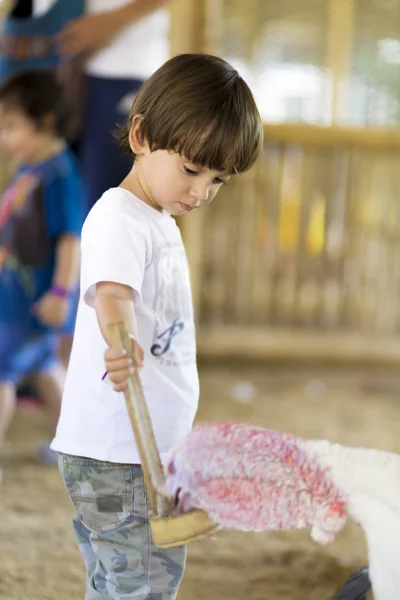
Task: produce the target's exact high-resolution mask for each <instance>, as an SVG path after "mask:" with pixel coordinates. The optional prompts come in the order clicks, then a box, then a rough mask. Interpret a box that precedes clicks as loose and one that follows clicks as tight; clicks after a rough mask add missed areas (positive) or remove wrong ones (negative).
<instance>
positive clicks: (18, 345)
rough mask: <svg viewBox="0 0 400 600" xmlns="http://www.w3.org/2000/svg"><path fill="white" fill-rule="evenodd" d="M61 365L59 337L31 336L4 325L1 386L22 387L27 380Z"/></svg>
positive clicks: (1, 330)
mask: <svg viewBox="0 0 400 600" xmlns="http://www.w3.org/2000/svg"><path fill="white" fill-rule="evenodd" d="M58 362H59V359H58V336H57V335H56V334H55V333H52V332H48V331H37V332H29V333H28V334H27V333H25V332H24V331H23V330H21V329H20V328H19V327H16V326H13V325H9V324H2V323H0V382H9V383H13V384H14V385H18V383H19V382H20V381H21V379H23V378H24V377H27V376H28V375H33V374H37V373H43V371H48V370H49V369H50V368H51V367H53V366H54V365H56V364H57V363H58Z"/></svg>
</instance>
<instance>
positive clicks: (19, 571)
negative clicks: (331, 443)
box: [0, 366, 400, 600]
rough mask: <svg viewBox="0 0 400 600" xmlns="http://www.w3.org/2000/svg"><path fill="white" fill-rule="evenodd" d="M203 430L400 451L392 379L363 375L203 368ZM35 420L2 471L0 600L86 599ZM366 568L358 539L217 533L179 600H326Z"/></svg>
mask: <svg viewBox="0 0 400 600" xmlns="http://www.w3.org/2000/svg"><path fill="white" fill-rule="evenodd" d="M201 381H202V403H201V408H200V411H199V416H198V418H199V420H205V419H231V420H237V421H242V422H250V423H255V424H258V425H261V426H264V427H269V428H273V429H278V430H282V431H287V432H292V433H295V434H299V435H301V436H304V437H308V438H312V437H317V438H329V439H330V440H335V441H338V442H342V443H344V444H349V445H367V446H371V447H376V448H381V449H385V450H391V451H399V452H400V436H399V434H398V431H399V420H400V398H399V395H400V377H398V378H396V377H395V376H394V375H393V374H388V373H386V374H385V373H382V372H381V373H378V372H371V370H365V371H361V370H358V371H349V370H347V371H344V370H332V369H331V370H321V369H318V370H313V369H311V368H307V369H293V368H283V367H280V368H273V369H272V368H271V369H269V370H268V369H264V370H261V369H256V368H240V369H239V368H237V367H233V366H232V367H230V368H229V367H218V368H210V367H203V368H202V370H201ZM45 431H46V430H45V423H44V419H43V415H41V414H40V413H29V412H26V411H19V414H18V416H17V418H16V420H15V422H14V424H13V427H12V431H11V432H10V436H9V441H8V443H7V445H6V448H5V451H4V454H3V458H2V464H3V467H4V481H3V485H2V487H1V488H0V494H1V503H0V557H1V569H0V598H2V599H3V598H4V599H6V600H27V599H28V598H29V600H79V599H83V595H84V592H83V582H84V572H83V567H82V562H81V559H80V556H79V554H78V550H77V548H76V547H75V542H74V539H73V536H72V532H71V527H70V518H71V516H72V505H70V504H69V500H68V499H67V498H66V495H65V493H64V489H63V487H62V484H61V481H60V479H59V476H58V472H57V470H56V468H53V467H44V466H41V465H39V464H37V462H36V460H35V452H36V448H37V446H38V444H39V442H40V440H41V437H42V436H43V435H45ZM365 560H366V556H365V545H364V540H363V535H362V532H361V531H360V530H359V529H358V528H357V527H356V526H354V525H349V526H347V527H346V528H345V530H344V532H342V533H341V534H340V535H339V536H338V538H337V540H336V541H335V542H334V543H333V544H332V545H330V546H328V547H327V548H323V549H322V548H320V547H319V546H317V545H316V544H314V543H313V542H312V541H311V539H310V536H309V533H308V531H301V532H294V533H275V532H272V533H265V534H257V535H250V534H242V533H233V532H223V533H221V534H218V535H217V536H216V537H215V538H214V539H209V540H206V541H203V542H200V543H197V544H194V545H193V546H191V548H190V554H189V563H188V568H187V572H186V575H185V579H184V583H183V584H182V587H181V592H180V595H179V598H180V600H206V599H207V600H210V599H211V600H222V599H226V600H266V599H267V600H284V599H285V600H327V599H328V598H329V596H330V595H331V594H332V593H333V592H334V591H335V590H336V589H337V588H338V587H339V586H340V584H341V583H342V582H343V581H344V579H345V578H346V577H347V575H348V574H349V573H350V572H351V571H352V570H353V569H355V568H356V567H357V566H359V565H362V564H363V563H364V562H365Z"/></svg>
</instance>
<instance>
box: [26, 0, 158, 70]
mask: <svg viewBox="0 0 400 600" xmlns="http://www.w3.org/2000/svg"><path fill="white" fill-rule="evenodd" d="M55 1H56V0H34V6H33V13H34V14H35V15H41V14H43V13H45V12H47V11H48V9H49V8H50V6H52V4H54V3H55ZM65 1H66V2H68V0H65ZM131 1H132V0H86V14H92V13H98V12H103V11H108V10H113V9H117V8H120V7H122V6H124V5H125V4H129V3H130V2H131ZM168 58H169V11H168V9H167V8H165V9H159V10H156V11H154V12H153V13H151V14H149V15H148V16H147V17H144V18H143V19H140V20H139V21H137V23H128V24H127V26H126V27H125V29H123V30H122V31H121V32H120V33H119V34H118V35H117V37H116V38H115V39H113V40H112V41H111V43H110V44H109V45H108V46H107V47H106V48H103V49H102V50H100V52H98V53H96V54H95V55H94V56H93V57H92V58H91V59H90V60H89V61H88V62H87V64H86V72H87V73H89V74H90V75H93V76H95V77H104V78H110V79H112V78H115V79H147V78H148V77H150V75H151V74H152V73H153V72H154V71H155V70H156V69H158V67H160V66H161V65H162V64H163V63H164V62H165V61H166V60H168Z"/></svg>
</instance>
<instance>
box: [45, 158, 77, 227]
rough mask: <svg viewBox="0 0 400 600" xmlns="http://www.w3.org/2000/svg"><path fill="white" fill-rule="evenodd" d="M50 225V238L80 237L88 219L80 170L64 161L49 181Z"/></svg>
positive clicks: (46, 183)
mask: <svg viewBox="0 0 400 600" xmlns="http://www.w3.org/2000/svg"><path fill="white" fill-rule="evenodd" d="M44 192H45V197H46V204H47V223H48V230H49V234H50V236H52V237H54V238H57V237H60V236H62V235H67V234H69V235H75V236H78V237H79V236H80V234H81V229H82V225H83V221H84V218H85V207H86V198H85V192H84V186H83V183H82V179H81V176H80V173H79V170H78V168H77V166H76V165H75V164H74V163H73V162H72V161H64V162H63V163H62V164H61V165H58V166H57V169H55V170H54V172H53V173H52V175H51V177H47V178H46V181H45V188H44Z"/></svg>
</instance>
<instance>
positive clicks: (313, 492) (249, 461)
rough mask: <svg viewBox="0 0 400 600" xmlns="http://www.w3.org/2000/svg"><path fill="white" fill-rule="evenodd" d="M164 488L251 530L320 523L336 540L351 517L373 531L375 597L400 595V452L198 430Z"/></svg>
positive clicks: (322, 536) (317, 529)
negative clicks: (399, 454) (399, 453)
mask: <svg viewBox="0 0 400 600" xmlns="http://www.w3.org/2000/svg"><path fill="white" fill-rule="evenodd" d="M165 472H166V480H165V483H164V485H163V486H162V488H161V489H160V493H162V494H163V495H165V496H168V497H172V498H174V499H175V502H176V505H177V506H178V507H179V510H181V511H182V512H186V511H188V510H190V509H191V508H200V509H202V510H204V511H205V512H207V513H208V514H209V516H210V517H211V518H212V519H213V520H214V521H215V522H217V523H219V524H221V525H222V526H223V527H227V528H231V529H240V530H243V531H263V530H273V529H274V530H289V529H300V528H304V527H310V528H311V536H312V538H313V539H314V540H315V541H316V542H318V543H320V544H327V543H329V542H331V541H332V540H333V539H334V537H335V535H336V534H337V533H338V532H339V531H340V530H341V529H342V528H343V526H344V525H345V523H346V521H347V519H348V518H349V517H350V518H351V519H353V520H354V521H355V522H356V523H358V524H359V525H360V526H361V527H362V529H363V531H364V533H365V536H366V540H367V545H368V557H369V578H370V580H371V585H372V590H373V593H374V599H375V600H398V599H399V597H400V457H399V456H397V455H394V454H390V453H387V452H381V451H378V450H370V449H363V448H348V447H344V446H341V445H339V444H332V443H330V442H328V441H325V440H321V441H319V440H315V441H307V440H304V439H302V438H299V437H296V436H293V435H288V434H284V433H279V432H276V431H272V430H268V429H263V428H260V427H254V426H251V425H243V424H236V423H204V424H201V425H197V426H195V427H194V428H193V430H192V431H191V433H190V434H189V435H188V436H187V437H186V438H185V440H184V441H183V442H182V443H181V444H180V445H179V446H178V447H176V448H175V449H174V450H173V451H172V452H171V453H170V454H169V455H168V457H167V461H166V462H165Z"/></svg>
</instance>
